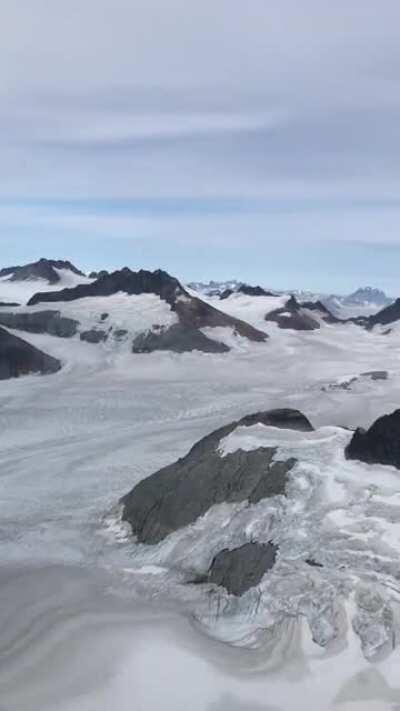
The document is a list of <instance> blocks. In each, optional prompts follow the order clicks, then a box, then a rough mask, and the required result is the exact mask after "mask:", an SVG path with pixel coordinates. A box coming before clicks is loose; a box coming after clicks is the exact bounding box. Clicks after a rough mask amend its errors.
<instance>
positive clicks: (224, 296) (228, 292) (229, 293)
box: [219, 289, 236, 301]
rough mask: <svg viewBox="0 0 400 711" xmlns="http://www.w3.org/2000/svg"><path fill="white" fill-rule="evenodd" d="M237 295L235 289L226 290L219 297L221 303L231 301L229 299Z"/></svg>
mask: <svg viewBox="0 0 400 711" xmlns="http://www.w3.org/2000/svg"><path fill="white" fill-rule="evenodd" d="M235 293H236V292H235V291H234V290H233V289H224V291H223V292H222V293H221V294H220V295H219V298H220V301H224V299H229V297H230V296H232V294H235Z"/></svg>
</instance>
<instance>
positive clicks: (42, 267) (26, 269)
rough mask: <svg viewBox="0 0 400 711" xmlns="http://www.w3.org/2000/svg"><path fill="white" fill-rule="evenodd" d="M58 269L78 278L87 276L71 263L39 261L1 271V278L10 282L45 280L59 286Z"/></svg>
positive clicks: (60, 260)
mask: <svg viewBox="0 0 400 711" xmlns="http://www.w3.org/2000/svg"><path fill="white" fill-rule="evenodd" d="M56 269H68V270H69V271H71V272H73V273H74V274H77V275H78V276H85V275H84V274H83V272H81V271H80V270H79V269H77V268H76V267H75V266H74V265H73V264H71V262H69V261H65V260H62V259H44V258H42V259H39V260H38V261H37V262H31V263H30V264H24V265H23V266H18V267H7V268H5V269H1V270H0V278H1V277H7V276H9V277H10V281H26V280H27V279H44V280H45V281H47V282H48V283H49V284H57V283H58V282H59V281H60V276H59V274H57V272H56Z"/></svg>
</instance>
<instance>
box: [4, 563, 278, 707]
mask: <svg viewBox="0 0 400 711" xmlns="http://www.w3.org/2000/svg"><path fill="white" fill-rule="evenodd" d="M110 584H111V578H109V577H108V576H107V575H106V574H105V573H103V572H101V571H96V572H89V571H88V570H85V569H83V568H79V567H74V566H62V565H48V566H40V567H28V566H11V565H10V566H5V567H2V568H1V569H0V630H1V635H0V689H1V696H0V710H1V711H53V710H54V711H55V710H56V709H57V711H109V710H110V709H113V710H114V709H115V711H156V710H157V711H158V710H159V709H165V711H179V710H180V709H182V711H183V709H185V708H187V707H188V705H190V707H191V709H193V710H194V711H206V710H207V711H208V709H210V711H222V710H223V709H225V708H226V709H228V708H229V709H234V710H235V709H236V710H237V711H240V710H241V709H247V710H248V711H253V709H254V711H259V710H261V709H262V711H272V709H273V708H275V707H273V706H271V705H265V704H264V703H263V705H262V706H260V705H259V704H257V702H256V701H254V704H253V701H251V700H250V701H248V700H246V699H245V698H243V697H242V696H241V695H240V694H239V695H238V696H237V695H235V690H234V689H235V687H238V686H240V685H239V684H238V683H237V682H234V681H233V680H231V679H229V681H228V680H227V679H228V677H227V676H225V674H222V673H221V670H218V668H214V667H213V665H212V664H211V663H210V662H209V661H207V658H206V657H204V658H201V657H200V654H199V651H200V647H199V645H200V646H201V644H203V643H204V640H203V641H201V640H200V638H199V637H197V635H195V633H193V631H192V630H191V629H190V626H189V625H188V623H187V621H186V620H184V619H183V618H182V617H178V616H177V615H175V614H174V613H173V612H171V611H162V610H160V609H155V608H154V607H152V606H151V605H144V604H141V603H138V602H129V601H126V600H124V599H122V598H119V597H116V596H115V595H114V594H113V593H111V591H110ZM211 644H212V643H211ZM214 646H215V645H214ZM216 646H217V647H218V645H216ZM219 648H220V650H221V651H222V647H219ZM214 656H215V651H214ZM232 682H233V683H232ZM230 686H232V688H233V691H232V689H231V690H229V689H230Z"/></svg>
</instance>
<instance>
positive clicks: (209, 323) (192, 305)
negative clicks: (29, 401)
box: [174, 297, 268, 343]
mask: <svg viewBox="0 0 400 711" xmlns="http://www.w3.org/2000/svg"><path fill="white" fill-rule="evenodd" d="M174 311H175V312H176V314H177V316H178V318H179V321H180V323H181V324H182V325H183V326H185V327H187V328H207V327H211V328H215V327H217V326H222V327H227V328H232V329H233V330H234V331H235V332H236V333H237V334H239V336H243V337H244V338H248V339H249V341H258V342H259V343H260V342H263V341H266V340H267V338H268V336H267V334H266V333H264V332H263V331H259V330H258V329H256V328H254V327H253V326H250V324H248V323H246V322H245V321H241V320H240V319H237V318H233V317H232V316H228V315H227V314H225V313H223V312H222V311H218V309H214V307H213V306H210V305H209V304H206V303H205V302H204V301H202V300H201V299H198V298H196V297H189V298H183V299H177V301H176V303H175V306H174Z"/></svg>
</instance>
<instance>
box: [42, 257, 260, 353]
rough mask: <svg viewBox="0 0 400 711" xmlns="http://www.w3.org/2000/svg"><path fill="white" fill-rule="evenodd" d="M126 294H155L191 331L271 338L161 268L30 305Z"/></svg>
mask: <svg viewBox="0 0 400 711" xmlns="http://www.w3.org/2000/svg"><path fill="white" fill-rule="evenodd" d="M119 291H122V292H124V293H126V294H132V295H134V294H136V295H139V294H155V295H156V296H159V297H160V299H162V300H163V301H166V302H167V304H169V305H170V307H171V310H172V311H174V312H175V313H176V315H177V316H178V319H179V322H180V324H181V325H182V326H184V327H185V328H188V329H201V328H206V327H215V326H222V327H227V328H232V329H233V330H234V331H235V332H236V333H238V334H239V335H240V336H244V337H245V338H248V339H249V340H251V341H258V342H262V341H266V340H267V338H268V336H267V334H266V333H264V332H263V331H259V330H258V329H257V328H254V327H253V326H251V325H250V324H248V323H245V321H241V320H240V319H236V318H233V317H232V316H228V314H225V313H223V312H222V311H219V310H218V309H215V308H214V307H213V306H211V305H210V304H207V303H205V302H204V301H202V300H201V299H198V298H196V297H193V296H191V295H190V294H189V293H188V292H187V291H186V289H184V287H183V286H182V284H180V282H179V281H178V280H177V279H175V278H174V277H172V276H170V274H167V272H164V271H162V270H161V269H157V270H156V271H154V272H149V271H147V270H145V269H141V270H139V271H138V272H133V271H131V269H128V268H127V267H124V269H121V270H120V271H116V272H113V273H112V274H106V275H105V276H103V277H101V278H99V279H97V280H96V281H94V282H92V283H91V284H79V285H78V286H76V287H74V288H72V289H61V290H60V291H47V292H42V293H40V292H39V293H38V294H34V296H32V298H31V299H30V300H29V302H28V305H29V306H33V305H35V304H38V303H42V302H48V303H50V302H57V303H58V302H60V301H75V300H76V299H82V298H85V297H87V296H90V297H93V296H110V295H111V294H116V293H118V292H119Z"/></svg>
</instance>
